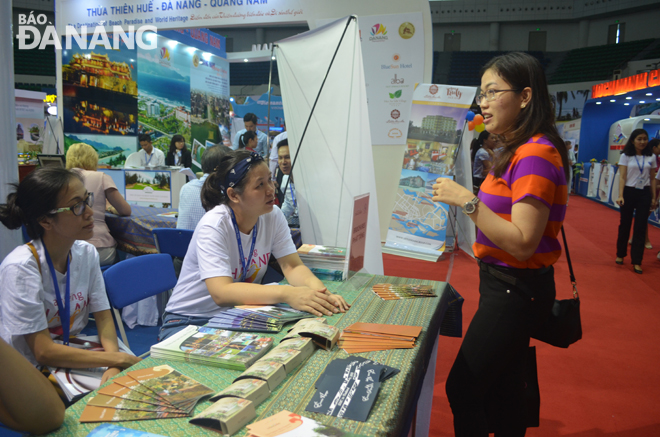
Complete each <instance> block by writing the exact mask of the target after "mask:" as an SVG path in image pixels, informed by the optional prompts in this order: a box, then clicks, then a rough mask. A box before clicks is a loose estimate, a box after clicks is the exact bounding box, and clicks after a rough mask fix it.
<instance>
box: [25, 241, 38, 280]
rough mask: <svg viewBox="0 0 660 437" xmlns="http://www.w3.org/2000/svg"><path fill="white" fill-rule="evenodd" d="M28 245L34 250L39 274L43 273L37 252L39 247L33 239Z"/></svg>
mask: <svg viewBox="0 0 660 437" xmlns="http://www.w3.org/2000/svg"><path fill="white" fill-rule="evenodd" d="M27 245H28V247H29V248H30V250H31V251H32V255H34V259H35V260H37V266H38V267H39V274H40V275H41V261H39V254H38V253H37V248H36V247H34V244H32V242H31V241H30V242H29V243H28V244H27Z"/></svg>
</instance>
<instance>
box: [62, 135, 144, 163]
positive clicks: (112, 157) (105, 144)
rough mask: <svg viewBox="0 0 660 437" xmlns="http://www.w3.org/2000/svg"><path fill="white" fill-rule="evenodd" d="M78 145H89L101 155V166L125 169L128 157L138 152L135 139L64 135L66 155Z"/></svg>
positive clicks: (111, 136)
mask: <svg viewBox="0 0 660 437" xmlns="http://www.w3.org/2000/svg"><path fill="white" fill-rule="evenodd" d="M76 143H85V144H89V145H90V146H92V147H93V148H94V150H96V153H98V155H99V164H102V165H109V166H110V167H123V166H124V162H125V161H126V158H128V156H129V155H130V154H131V153H133V152H135V151H136V150H137V146H136V144H137V139H136V138H135V137H132V136H131V137H121V136H114V135H87V134H75V133H66V134H64V153H65V154H66V152H67V151H68V150H69V146H71V145H72V144H76Z"/></svg>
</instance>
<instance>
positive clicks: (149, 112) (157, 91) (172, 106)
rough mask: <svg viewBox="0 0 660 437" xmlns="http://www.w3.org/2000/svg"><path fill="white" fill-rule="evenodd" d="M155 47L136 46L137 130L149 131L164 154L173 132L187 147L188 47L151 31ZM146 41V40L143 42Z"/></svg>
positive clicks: (188, 118)
mask: <svg viewBox="0 0 660 437" xmlns="http://www.w3.org/2000/svg"><path fill="white" fill-rule="evenodd" d="M143 38H156V42H157V49H156V50H144V49H142V48H140V47H138V49H137V57H138V59H139V62H138V103H137V114H138V132H139V133H148V134H151V137H152V139H153V146H154V147H156V148H158V149H160V150H162V151H163V152H164V153H167V151H168V150H169V147H170V140H171V138H172V136H173V135H175V134H180V135H183V137H184V138H185V139H186V145H187V146H188V147H190V144H191V141H190V67H189V65H190V59H191V58H192V54H190V53H189V52H188V50H187V49H188V47H187V46H185V45H184V44H179V43H177V42H176V41H172V40H169V39H167V38H164V37H162V36H157V35H156V34H154V33H145V34H143ZM145 44H146V42H145Z"/></svg>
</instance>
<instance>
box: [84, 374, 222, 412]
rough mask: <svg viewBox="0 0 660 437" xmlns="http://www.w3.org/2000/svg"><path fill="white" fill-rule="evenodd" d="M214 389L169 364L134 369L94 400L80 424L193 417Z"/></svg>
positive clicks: (116, 380)
mask: <svg viewBox="0 0 660 437" xmlns="http://www.w3.org/2000/svg"><path fill="white" fill-rule="evenodd" d="M211 394H213V390H211V389H210V388H209V387H206V386H205V385H203V384H200V383H199V382H197V381H195V380H194V379H192V378H189V377H187V376H185V375H182V374H181V373H179V372H177V371H176V370H174V369H173V368H172V367H170V366H168V365H163V366H156V367H150V368H148V369H142V370H134V371H132V372H128V373H127V375H126V376H121V377H118V378H114V379H113V380H112V384H110V385H107V386H105V387H103V388H102V389H100V390H99V391H98V392H97V395H96V396H94V397H93V398H91V399H90V400H89V401H88V402H87V405H86V406H85V409H84V410H83V412H82V414H81V415H80V422H83V423H86V422H120V421H125V420H146V419H165V418H168V419H171V418H177V417H187V416H190V415H192V412H193V410H194V409H195V405H196V404H197V402H199V401H200V400H201V399H202V398H204V397H207V396H209V395H211Z"/></svg>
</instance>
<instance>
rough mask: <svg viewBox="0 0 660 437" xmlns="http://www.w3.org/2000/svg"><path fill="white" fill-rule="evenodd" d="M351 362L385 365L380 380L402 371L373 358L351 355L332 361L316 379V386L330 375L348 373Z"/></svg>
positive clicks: (385, 379) (382, 380)
mask: <svg viewBox="0 0 660 437" xmlns="http://www.w3.org/2000/svg"><path fill="white" fill-rule="evenodd" d="M351 363H353V364H354V365H355V364H361V363H365V364H374V365H379V366H383V370H382V372H381V374H380V378H379V381H380V382H384V381H387V380H388V379H390V378H392V377H394V376H396V375H397V374H398V373H399V372H400V370H399V369H397V368H395V367H390V366H386V365H385V364H380V363H377V362H375V361H373V360H368V359H366V358H363V357H359V356H356V357H349V358H335V359H334V360H332V361H331V362H330V364H328V365H327V367H326V368H325V370H324V371H323V373H322V374H321V376H319V378H318V379H317V380H316V383H315V384H314V387H316V388H318V386H319V383H320V382H321V381H322V380H323V378H325V377H327V376H329V375H330V376H343V375H344V373H346V369H347V368H348V366H349V365H350V364H351Z"/></svg>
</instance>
